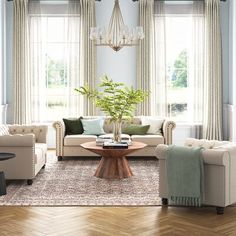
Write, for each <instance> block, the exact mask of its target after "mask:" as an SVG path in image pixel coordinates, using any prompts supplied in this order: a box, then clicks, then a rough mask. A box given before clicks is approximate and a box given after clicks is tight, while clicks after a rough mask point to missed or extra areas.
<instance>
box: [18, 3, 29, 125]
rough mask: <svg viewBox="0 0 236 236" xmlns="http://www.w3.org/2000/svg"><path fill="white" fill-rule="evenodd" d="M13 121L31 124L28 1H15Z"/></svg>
mask: <svg viewBox="0 0 236 236" xmlns="http://www.w3.org/2000/svg"><path fill="white" fill-rule="evenodd" d="M13 8H14V31H13V34H14V36H13V37H14V39H13V41H14V45H13V121H14V123H15V124H26V123H31V104H32V103H31V80H30V76H29V34H28V0H14V2H13Z"/></svg>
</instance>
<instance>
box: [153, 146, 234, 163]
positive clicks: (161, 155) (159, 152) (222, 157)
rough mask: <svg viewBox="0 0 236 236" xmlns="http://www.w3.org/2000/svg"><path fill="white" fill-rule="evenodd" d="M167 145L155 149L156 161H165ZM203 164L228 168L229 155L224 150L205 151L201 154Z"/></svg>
mask: <svg viewBox="0 0 236 236" xmlns="http://www.w3.org/2000/svg"><path fill="white" fill-rule="evenodd" d="M167 148H168V146H167V145H164V144H159V145H157V147H156V149H155V155H156V157H157V158H158V159H161V160H165V159H166V153H167ZM202 155H203V161H204V164H208V165H219V166H229V159H230V153H229V151H227V150H225V149H206V150H203V152H202Z"/></svg>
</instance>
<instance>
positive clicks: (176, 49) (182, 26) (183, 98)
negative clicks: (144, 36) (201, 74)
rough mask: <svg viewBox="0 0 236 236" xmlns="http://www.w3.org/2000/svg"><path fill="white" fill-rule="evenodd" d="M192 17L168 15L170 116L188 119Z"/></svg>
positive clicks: (167, 53)
mask: <svg viewBox="0 0 236 236" xmlns="http://www.w3.org/2000/svg"><path fill="white" fill-rule="evenodd" d="M191 42H192V31H191V18H190V17H184V16H169V17H166V76H167V78H166V79H167V86H168V89H167V103H168V116H169V117H171V118H173V119H174V120H176V121H187V120H188V118H189V117H188V112H189V106H190V101H189V79H190V77H189V74H190V73H189V67H190V65H189V56H190V53H191Z"/></svg>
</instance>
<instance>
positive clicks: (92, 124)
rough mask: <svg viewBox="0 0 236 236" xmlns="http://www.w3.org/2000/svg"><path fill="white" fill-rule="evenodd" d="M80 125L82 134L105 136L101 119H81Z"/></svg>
mask: <svg viewBox="0 0 236 236" xmlns="http://www.w3.org/2000/svg"><path fill="white" fill-rule="evenodd" d="M81 122H82V125H83V129H84V132H83V134H87V135H101V134H105V132H104V130H103V123H104V119H103V118H98V119H91V120H89V119H81Z"/></svg>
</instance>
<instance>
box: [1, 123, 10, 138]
mask: <svg viewBox="0 0 236 236" xmlns="http://www.w3.org/2000/svg"><path fill="white" fill-rule="evenodd" d="M8 134H9V128H8V126H7V125H0V136H2V135H8Z"/></svg>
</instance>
